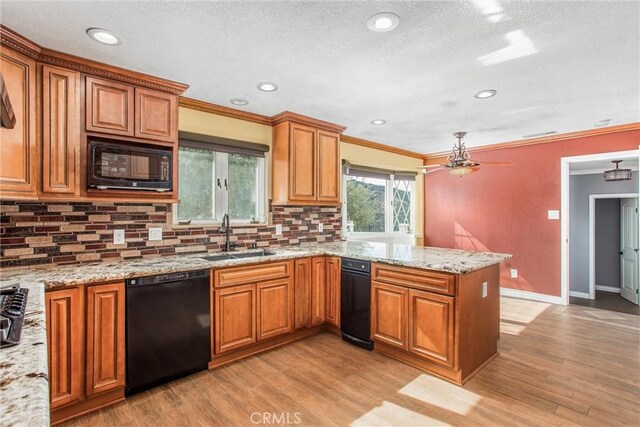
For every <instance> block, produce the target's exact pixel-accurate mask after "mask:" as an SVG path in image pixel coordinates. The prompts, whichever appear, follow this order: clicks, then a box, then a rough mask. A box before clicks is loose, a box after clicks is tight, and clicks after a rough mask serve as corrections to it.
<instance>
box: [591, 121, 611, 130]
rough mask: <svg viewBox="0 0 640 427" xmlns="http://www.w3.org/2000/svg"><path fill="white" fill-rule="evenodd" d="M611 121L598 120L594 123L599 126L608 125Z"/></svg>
mask: <svg viewBox="0 0 640 427" xmlns="http://www.w3.org/2000/svg"><path fill="white" fill-rule="evenodd" d="M610 121H611V119H604V120H598V121H597V122H594V123H593V125H594V126H595V127H597V128H599V127H602V126H606V125H608V124H609V122H610Z"/></svg>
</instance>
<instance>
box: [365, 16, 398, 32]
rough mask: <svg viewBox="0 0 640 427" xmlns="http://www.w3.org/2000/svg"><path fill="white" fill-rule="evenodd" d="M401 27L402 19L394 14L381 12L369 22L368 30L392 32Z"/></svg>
mask: <svg viewBox="0 0 640 427" xmlns="http://www.w3.org/2000/svg"><path fill="white" fill-rule="evenodd" d="M398 25H400V17H399V16H398V15H396V14H395V13H392V12H380V13H376V14H375V15H373V16H372V17H371V18H369V20H368V21H367V28H369V29H370V30H371V31H378V32H383V31H391V30H394V29H396V27H397V26H398Z"/></svg>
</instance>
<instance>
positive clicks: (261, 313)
mask: <svg viewBox="0 0 640 427" xmlns="http://www.w3.org/2000/svg"><path fill="white" fill-rule="evenodd" d="M256 289H257V319H256V320H257V340H258V341H262V340H266V339H269V338H273V337H277V336H279V335H283V334H288V333H290V332H293V286H292V282H291V281H290V280H289V279H284V280H283V279H280V280H274V281H271V282H263V283H258V284H257V285H256Z"/></svg>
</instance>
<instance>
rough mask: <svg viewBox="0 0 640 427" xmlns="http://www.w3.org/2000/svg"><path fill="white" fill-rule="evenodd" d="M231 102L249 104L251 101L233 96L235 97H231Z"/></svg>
mask: <svg viewBox="0 0 640 427" xmlns="http://www.w3.org/2000/svg"><path fill="white" fill-rule="evenodd" d="M229 102H230V103H232V104H233V105H247V104H248V103H249V101H247V100H246V99H242V98H233V99H230V100H229Z"/></svg>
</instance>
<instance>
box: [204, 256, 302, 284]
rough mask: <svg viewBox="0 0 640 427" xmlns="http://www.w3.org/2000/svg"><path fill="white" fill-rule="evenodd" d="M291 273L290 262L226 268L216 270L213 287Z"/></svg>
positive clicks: (262, 280)
mask: <svg viewBox="0 0 640 427" xmlns="http://www.w3.org/2000/svg"><path fill="white" fill-rule="evenodd" d="M290 274H291V263H290V262H274V263H270V264H258V265H247V266H241V267H233V268H224V269H221V270H215V271H214V275H213V287H214V288H223V287H225V286H234V285H242V284H245V283H256V282H264V281H265V280H272V279H280V278H284V277H289V275H290Z"/></svg>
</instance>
